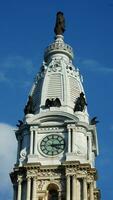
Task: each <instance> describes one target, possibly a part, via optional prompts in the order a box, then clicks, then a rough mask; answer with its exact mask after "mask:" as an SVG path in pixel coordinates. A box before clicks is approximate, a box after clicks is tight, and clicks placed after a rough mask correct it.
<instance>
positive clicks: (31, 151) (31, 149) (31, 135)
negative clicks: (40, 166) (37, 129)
mask: <svg viewBox="0 0 113 200" xmlns="http://www.w3.org/2000/svg"><path fill="white" fill-rule="evenodd" d="M30 154H33V130H31V131H30Z"/></svg>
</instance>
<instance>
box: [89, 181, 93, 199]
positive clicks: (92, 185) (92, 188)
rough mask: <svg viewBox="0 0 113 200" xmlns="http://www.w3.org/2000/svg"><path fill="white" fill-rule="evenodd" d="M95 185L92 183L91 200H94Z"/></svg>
mask: <svg viewBox="0 0 113 200" xmlns="http://www.w3.org/2000/svg"><path fill="white" fill-rule="evenodd" d="M93 192H94V185H93V182H91V183H90V199H91V200H94V193H93Z"/></svg>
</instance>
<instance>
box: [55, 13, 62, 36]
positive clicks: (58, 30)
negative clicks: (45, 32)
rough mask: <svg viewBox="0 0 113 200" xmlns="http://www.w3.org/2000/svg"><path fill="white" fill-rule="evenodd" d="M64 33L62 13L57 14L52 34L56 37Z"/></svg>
mask: <svg viewBox="0 0 113 200" xmlns="http://www.w3.org/2000/svg"><path fill="white" fill-rule="evenodd" d="M64 31H65V19H64V15H63V13H62V12H60V11H59V12H57V15H56V25H55V28H54V32H55V34H56V35H62V34H63V33H64Z"/></svg>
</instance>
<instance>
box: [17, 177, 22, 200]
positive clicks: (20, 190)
mask: <svg viewBox="0 0 113 200" xmlns="http://www.w3.org/2000/svg"><path fill="white" fill-rule="evenodd" d="M21 195H22V177H20V176H19V177H18V195H17V200H21Z"/></svg>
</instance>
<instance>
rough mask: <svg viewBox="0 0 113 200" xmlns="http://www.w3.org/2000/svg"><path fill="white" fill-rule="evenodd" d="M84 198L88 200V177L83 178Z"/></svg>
mask: <svg viewBox="0 0 113 200" xmlns="http://www.w3.org/2000/svg"><path fill="white" fill-rule="evenodd" d="M83 199H84V200H87V179H86V178H83Z"/></svg>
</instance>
